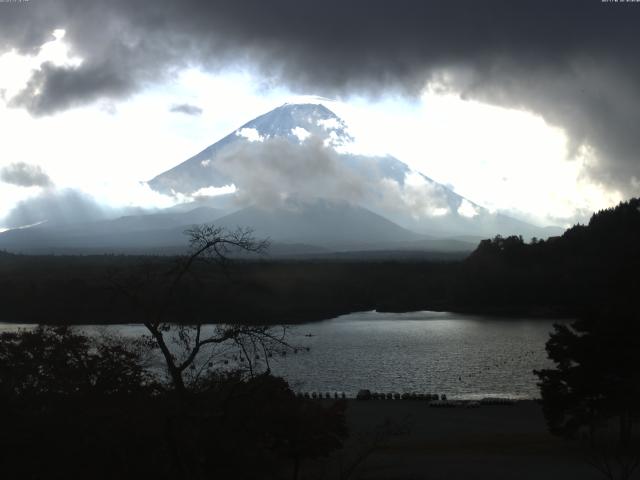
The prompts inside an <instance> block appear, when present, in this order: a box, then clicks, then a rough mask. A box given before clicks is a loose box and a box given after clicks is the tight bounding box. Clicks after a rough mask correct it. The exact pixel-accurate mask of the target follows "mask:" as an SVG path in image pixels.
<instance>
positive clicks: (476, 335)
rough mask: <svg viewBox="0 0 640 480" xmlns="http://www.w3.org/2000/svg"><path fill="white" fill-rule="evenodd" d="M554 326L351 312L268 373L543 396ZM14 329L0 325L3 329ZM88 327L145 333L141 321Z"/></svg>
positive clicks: (352, 389) (304, 335)
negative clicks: (539, 374)
mask: <svg viewBox="0 0 640 480" xmlns="http://www.w3.org/2000/svg"><path fill="white" fill-rule="evenodd" d="M552 324H553V321H552V320H540V319H535V320H532V319H526V318H499V319H498V318H495V317H489V316H475V315H462V314H455V313H446V312H413V313H379V312H362V313H352V314H349V315H343V316H340V317H337V318H334V319H331V320H325V321H322V322H317V323H310V324H304V325H299V326H292V327H290V328H289V330H288V334H287V338H288V341H289V342H290V343H291V344H293V345H299V346H302V347H309V351H308V352H307V351H306V349H301V351H300V353H298V354H295V355H294V354H289V355H287V356H285V357H277V358H276V357H274V358H273V359H272V360H271V370H272V372H273V373H274V374H276V375H281V376H283V377H285V378H286V379H287V380H288V381H289V382H290V384H291V386H292V387H293V389H294V390H296V391H308V392H313V391H316V392H336V391H337V392H346V393H347V395H349V396H353V395H355V393H356V392H357V391H358V390H359V389H361V388H368V389H370V390H373V391H379V392H392V391H393V392H399V393H403V392H422V393H439V394H443V393H444V394H446V395H447V396H448V397H450V398H466V399H473V398H482V397H486V396H508V397H513V398H538V397H539V394H538V388H537V386H536V377H535V376H534V375H533V373H532V371H533V370H534V369H539V368H544V367H546V366H549V365H550V363H549V361H548V360H547V358H546V352H545V350H544V345H545V342H546V341H547V339H548V337H549V333H550V332H551V331H552ZM15 328H16V326H15V325H9V324H0V331H3V330H8V329H11V330H13V329H15ZM83 328H85V329H87V330H89V331H101V330H106V331H111V332H116V333H118V334H121V335H125V336H128V337H131V336H136V335H140V334H143V333H144V327H142V326H140V325H114V326H108V327H83Z"/></svg>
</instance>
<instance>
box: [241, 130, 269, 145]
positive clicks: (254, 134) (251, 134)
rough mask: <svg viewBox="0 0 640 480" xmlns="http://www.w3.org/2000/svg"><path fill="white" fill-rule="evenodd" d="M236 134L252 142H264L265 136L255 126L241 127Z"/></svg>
mask: <svg viewBox="0 0 640 480" xmlns="http://www.w3.org/2000/svg"><path fill="white" fill-rule="evenodd" d="M236 135H237V136H238V137H243V138H246V139H247V140H249V141H250V142H264V137H263V136H262V135H260V133H258V130H256V129H255V128H241V129H240V130H238V131H236Z"/></svg>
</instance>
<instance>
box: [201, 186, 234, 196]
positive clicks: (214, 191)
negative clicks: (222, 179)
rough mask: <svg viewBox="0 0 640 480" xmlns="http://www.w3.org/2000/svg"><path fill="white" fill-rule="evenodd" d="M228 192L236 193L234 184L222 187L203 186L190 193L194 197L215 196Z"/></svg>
mask: <svg viewBox="0 0 640 480" xmlns="http://www.w3.org/2000/svg"><path fill="white" fill-rule="evenodd" d="M230 193H236V186H235V185H234V184H229V185H224V186H222V187H213V186H211V187H203V188H200V189H198V190H196V191H195V192H193V193H192V194H191V196H192V197H194V198H199V197H217V196H218V195H227V194H230Z"/></svg>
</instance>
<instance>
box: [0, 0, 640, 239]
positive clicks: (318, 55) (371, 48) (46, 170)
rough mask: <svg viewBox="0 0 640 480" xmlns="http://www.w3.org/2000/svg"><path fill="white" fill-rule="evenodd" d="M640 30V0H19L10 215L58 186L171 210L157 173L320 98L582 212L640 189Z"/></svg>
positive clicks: (498, 206) (10, 48) (502, 198)
mask: <svg viewBox="0 0 640 480" xmlns="http://www.w3.org/2000/svg"><path fill="white" fill-rule="evenodd" d="M637 25H640V2H603V1H600V0H597V1H596V0H583V1H568V0H555V1H553V2H552V1H547V0H540V1H522V2H517V7H516V2H507V1H497V0H485V1H480V2H479V1H461V2H444V1H435V0H432V1H425V2H415V1H410V0H399V1H394V2H389V1H384V0H368V1H364V0H352V1H351V2H338V1H337V0H324V1H311V0H308V1H307V0H297V1H293V0H274V1H272V2H269V3H268V4H266V3H265V2H260V1H258V0H242V1H239V0H234V1H231V0H213V1H209V2H204V1H197V0H183V1H177V0H154V1H151V0H148V1H145V0H139V1H137V2H130V1H124V0H86V1H83V2H77V1H73V0H29V1H22V2H2V3H0V132H2V134H1V136H0V218H2V217H5V216H7V215H9V216H10V215H11V212H12V210H14V209H15V208H16V206H19V205H20V202H21V201H25V200H26V199H34V198H35V199H39V201H42V202H49V203H50V202H51V200H52V199H55V198H58V197H60V196H61V195H62V196H65V195H66V196H67V197H69V198H67V197H65V198H67V200H68V201H70V202H73V201H76V200H79V199H85V200H86V199H90V201H91V202H95V204H96V205H99V206H102V207H105V206H106V207H110V208H117V207H122V206H141V207H147V208H148V207H158V208H161V207H167V206H170V205H172V204H174V203H175V202H177V201H182V200H184V199H183V198H174V197H167V196H163V195H160V194H158V193H155V192H153V191H151V190H150V189H149V188H148V187H147V186H146V185H145V184H144V183H143V182H144V181H145V180H149V179H151V178H153V177H154V176H155V175H157V174H159V173H161V172H163V171H165V170H167V169H168V168H171V167H173V166H175V165H176V164H178V163H180V162H182V161H184V160H186V159H187V158H189V157H190V156H192V155H193V154H195V153H197V152H199V151H200V150H202V149H203V148H205V147H206V146H208V145H210V144H212V143H214V142H215V141H217V140H219V139H220V138H222V137H223V136H225V135H226V134H228V133H230V132H231V131H233V130H234V129H236V128H238V127H239V126H240V125H242V124H244V123H246V122H247V121H249V120H251V119H253V118H254V117H256V116H258V115H260V114H262V113H265V112H267V111H269V110H271V109H273V108H275V107H277V106H279V105H281V104H283V103H285V102H308V101H310V102H322V103H323V104H324V105H326V106H327V107H328V108H330V109H331V110H333V111H334V112H335V113H336V114H337V115H338V116H340V117H341V118H342V119H343V120H345V122H346V123H347V125H349V127H350V133H351V135H352V136H353V137H354V139H355V143H354V145H352V148H353V150H354V151H358V152H363V153H371V154H392V155H394V156H396V157H397V158H399V159H400V160H402V161H403V162H405V163H407V164H408V165H409V166H411V167H412V168H414V169H415V170H417V171H420V172H422V173H424V174H425V175H427V176H429V177H431V178H433V179H434V180H436V181H438V182H440V183H443V184H445V185H447V186H448V187H449V188H451V189H453V190H454V191H456V192H457V193H459V194H461V195H463V196H465V197H466V198H468V199H470V200H472V201H473V202H476V203H478V204H480V205H483V206H485V207H487V208H489V209H491V210H493V211H500V212H506V213H509V214H511V215H514V216H517V217H519V218H522V219H525V220H528V221H531V222H534V223H537V224H539V225H552V224H553V225H562V226H565V225H569V224H571V223H574V222H577V221H585V220H586V219H588V216H589V214H590V213H591V212H592V211H594V210H597V209H601V208H605V207H608V206H612V205H614V204H616V203H617V202H619V201H620V200H622V199H626V198H629V197H631V196H634V195H638V194H639V193H640V162H638V159H637V151H638V148H639V147H640V135H639V133H640V132H639V131H638V130H639V129H640V127H639V126H640V108H639V107H640V60H639V57H638V55H637V51H636V46H637V45H638V41H639V40H640V38H639V37H640V34H639V33H638V31H639V30H640V29H638V28H637ZM318 97H321V99H319V98H318ZM69 192H72V193H69ZM70 195H71V196H70ZM61 205H62V207H61V208H62V209H64V205H65V203H64V202H63V203H62V204H61ZM0 223H2V222H0ZM0 226H1V225H0Z"/></svg>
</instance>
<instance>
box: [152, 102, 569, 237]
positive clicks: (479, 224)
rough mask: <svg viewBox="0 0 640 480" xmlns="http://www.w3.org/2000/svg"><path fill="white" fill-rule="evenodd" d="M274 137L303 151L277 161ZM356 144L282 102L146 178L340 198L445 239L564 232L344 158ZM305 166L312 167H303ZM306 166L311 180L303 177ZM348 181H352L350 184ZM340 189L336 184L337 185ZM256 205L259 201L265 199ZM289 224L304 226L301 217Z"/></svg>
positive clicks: (391, 165)
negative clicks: (197, 151)
mask: <svg viewBox="0 0 640 480" xmlns="http://www.w3.org/2000/svg"><path fill="white" fill-rule="evenodd" d="M309 138H311V139H314V140H315V142H316V144H321V145H322V146H324V147H325V148H324V150H323V149H318V148H316V147H313V145H311V146H310V143H309V142H310V141H309V140H308V139H309ZM276 139H278V140H279V141H282V140H286V141H287V142H289V143H291V144H293V145H299V146H300V150H299V151H297V150H296V149H291V148H289V149H282V154H281V155H280V156H278V155H274V154H273V152H272V150H273V148H272V147H273V145H269V142H270V141H271V142H273V141H275V140H276ZM352 140H353V139H352V138H351V137H350V136H349V134H348V132H347V126H346V124H345V123H344V122H343V121H342V120H341V119H340V118H338V117H337V116H336V115H335V114H334V113H333V112H331V111H330V110H329V109H327V108H326V107H325V106H323V105H319V104H285V105H282V106H281V107H278V108H276V109H274V110H272V111H270V112H268V113H265V114H264V115H261V116H259V117H257V118H256V119H254V120H251V121H250V122H247V123H246V124H244V125H243V126H242V127H240V128H238V129H237V130H235V131H234V132H233V133H231V134H229V135H227V136H226V137H224V138H223V139H221V140H220V141H218V142H216V143H214V144H213V145H210V146H209V147H207V148H206V149H205V150H203V151H202V152H200V153H198V154H197V155H195V156H193V157H191V158H190V159H188V160H186V161H184V162H182V163H181V164H179V165H177V166H176V167H174V168H172V169H171V170H168V171H166V172H164V173H161V174H160V175H158V176H156V177H155V178H153V179H152V180H151V181H149V185H150V186H151V188H153V189H154V190H157V191H159V192H161V193H181V194H184V195H191V194H193V193H194V192H197V191H198V190H199V189H203V188H208V187H222V186H225V185H230V184H234V185H236V186H239V188H240V190H242V188H243V187H245V190H244V191H239V192H238V193H237V194H236V195H242V196H243V198H245V200H246V197H249V198H252V196H253V195H254V193H255V192H252V191H250V190H251V189H252V188H253V189H257V190H259V191H261V192H264V191H267V190H268V191H271V193H272V194H273V196H274V197H277V196H278V195H280V196H282V197H284V198H287V197H288V196H290V193H291V192H293V193H294V194H295V195H296V196H297V197H299V196H300V195H301V193H303V194H304V193H307V194H308V195H309V198H327V199H333V200H335V199H336V196H337V197H338V199H340V200H344V201H347V202H351V203H353V204H357V205H360V206H362V207H364V208H366V209H368V210H370V211H372V212H374V213H377V214H378V215H381V216H383V217H385V218H387V219H388V220H390V221H392V222H394V223H396V224H398V225H400V226H402V227H403V228H405V229H407V230H412V231H415V232H418V233H420V234H427V235H435V236H441V237H451V236H456V235H472V236H482V237H490V236H494V235H496V234H502V235H513V234H521V235H523V236H525V237H532V236H537V237H546V236H548V235H550V234H557V233H560V232H561V229H556V230H553V231H551V232H549V231H545V229H542V228H539V227H537V226H535V225H531V224H529V223H526V222H523V221H520V220H517V219H514V218H511V217H509V216H506V215H501V214H495V213H492V212H490V211H488V210H487V209H485V208H482V207H481V206H479V205H477V204H475V203H474V202H472V201H470V200H468V199H466V198H464V197H462V196H460V195H458V194H457V193H455V192H454V191H452V190H451V189H449V188H447V187H445V186H443V185H441V184H439V183H437V182H435V181H434V180H432V179H431V178H429V177H427V176H425V175H423V174H421V173H418V172H415V171H412V170H411V169H410V168H409V167H408V166H407V165H406V164H405V163H403V162H401V161H400V160H398V159H397V158H395V157H393V156H390V155H387V156H365V155H356V154H351V153H346V151H345V150H344V148H341V147H344V146H345V145H349V143H350V142H351V141H352ZM336 149H337V150H336ZM318 150H320V152H319V151H318ZM282 155H285V156H286V155H290V158H281V157H282ZM274 159H275V160H274ZM243 162H244V163H248V165H246V166H245V167H244V168H240V167H239V166H238V164H239V163H243ZM269 162H272V163H269ZM287 162H289V167H290V168H289V171H290V172H294V171H295V172H297V173H296V174H295V175H294V174H288V173H287V172H286V166H287ZM300 162H308V163H306V164H304V165H302V166H301V165H300ZM322 162H325V164H322ZM234 164H235V165H234ZM230 165H231V166H232V167H234V168H230ZM319 165H320V167H319ZM305 168H306V169H307V170H308V172H309V176H310V177H313V179H311V178H305V177H304V175H301V174H300V173H299V172H300V171H301V170H304V169H305ZM278 169H279V170H278ZM283 170H284V172H283ZM323 176H324V177H323ZM249 177H251V178H249ZM271 177H273V178H271ZM345 179H346V180H345ZM345 182H350V183H349V184H348V185H347V186H346V187H345V185H344V184H345ZM336 185H338V186H339V187H335V188H334V186H336ZM349 187H352V189H351V190H349ZM334 190H339V192H338V193H336V192H335V191H334ZM354 191H355V192H357V194H354V193H353V192H354ZM214 198H215V197H214ZM245 203H246V202H245ZM255 203H256V204H260V199H256V200H255ZM290 220H291V221H301V220H302V216H299V217H296V218H294V217H291V218H290ZM291 228H293V227H291Z"/></svg>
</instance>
